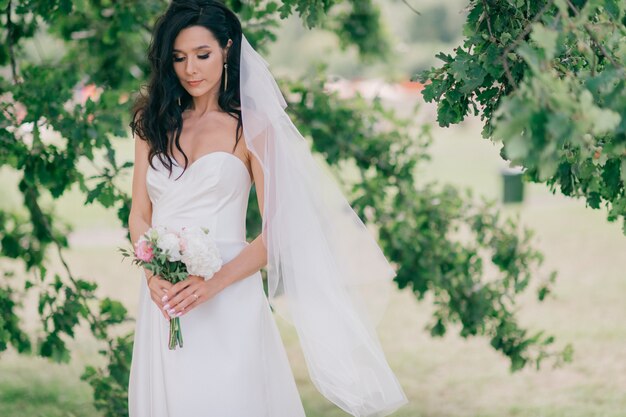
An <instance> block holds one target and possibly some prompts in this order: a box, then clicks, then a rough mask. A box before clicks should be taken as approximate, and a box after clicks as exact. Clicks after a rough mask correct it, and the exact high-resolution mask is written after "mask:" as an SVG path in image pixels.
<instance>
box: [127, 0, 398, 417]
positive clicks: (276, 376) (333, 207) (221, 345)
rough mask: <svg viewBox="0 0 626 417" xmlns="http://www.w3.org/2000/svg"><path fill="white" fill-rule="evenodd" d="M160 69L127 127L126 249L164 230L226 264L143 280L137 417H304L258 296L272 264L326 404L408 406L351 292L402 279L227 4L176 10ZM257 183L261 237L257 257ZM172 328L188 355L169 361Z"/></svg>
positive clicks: (135, 362) (156, 47)
mask: <svg viewBox="0 0 626 417" xmlns="http://www.w3.org/2000/svg"><path fill="white" fill-rule="evenodd" d="M149 60H150V62H151V64H152V74H151V79H150V83H149V86H148V91H147V95H145V96H144V97H142V98H140V99H139V101H138V102H137V105H136V108H135V112H134V117H133V123H131V128H132V130H133V133H136V134H137V136H138V137H139V139H138V140H136V145H135V169H134V174H133V191H132V199H133V201H132V209H131V213H130V217H129V228H130V234H131V239H132V240H133V242H136V241H137V240H138V238H139V236H140V235H141V234H143V233H144V232H145V231H146V230H147V229H148V228H149V227H151V226H157V225H160V226H165V227H167V228H170V229H179V228H182V227H185V226H202V227H207V228H208V229H209V230H210V233H211V234H212V236H213V238H214V239H215V240H216V243H217V245H218V247H219V250H220V253H221V256H222V259H223V261H224V265H223V266H222V268H221V269H220V270H219V271H218V272H217V273H216V274H215V275H214V276H213V277H212V278H211V279H209V280H207V281H205V280H204V279H203V278H201V277H198V276H189V277H188V279H186V280H185V281H183V282H180V283H177V284H175V285H172V284H170V283H169V282H167V281H165V280H162V279H161V278H160V277H158V276H152V275H151V273H150V272H148V271H143V272H144V274H145V276H146V278H145V279H143V280H142V283H141V290H140V305H139V312H138V315H137V323H136V331H135V343H134V347H133V359H132V366H131V377H130V383H129V411H130V416H131V417H144V416H145V417H148V416H150V417H166V416H167V417H196V416H197V417H201V416H216V417H229V416H232V417H262V416H267V417H298V416H304V410H303V407H302V403H301V400H300V397H299V395H298V392H297V389H296V385H295V382H294V378H293V374H292V372H291V369H290V367H289V363H288V361H287V356H286V353H285V349H284V346H283V345H282V342H281V340H280V336H279V333H278V331H277V328H276V324H275V322H274V319H273V317H272V315H271V310H270V307H269V303H268V300H267V298H266V297H265V293H264V291H263V285H262V279H261V274H260V271H259V269H260V268H261V267H263V266H265V265H266V264H267V268H268V281H269V296H270V298H271V299H273V300H274V299H275V297H276V299H275V301H277V302H278V301H279V300H280V299H281V298H284V299H285V301H286V304H287V307H288V308H287V310H286V312H287V314H288V317H289V319H290V320H291V321H292V322H293V323H294V325H295V326H296V329H297V331H298V335H299V337H300V342H301V345H302V348H303V351H304V354H305V357H306V360H307V366H308V368H309V373H310V375H311V378H312V380H313V382H314V384H315V385H316V387H317V388H318V389H319V390H320V392H321V393H322V394H324V395H325V396H326V397H327V398H328V399H330V400H331V401H333V402H334V403H335V404H337V405H338V406H339V407H341V408H342V409H344V410H345V411H347V412H349V413H351V414H353V415H355V416H373V415H377V416H380V415H386V414H388V413H390V412H392V411H393V410H395V409H396V408H398V407H399V406H401V405H402V404H404V403H406V397H405V395H404V393H403V392H402V389H401V387H400V385H399V384H398V381H397V380H396V378H395V376H394V375H393V373H392V372H391V370H390V369H389V367H388V365H387V362H386V360H385V357H384V354H383V353H382V350H381V348H380V346H379V345H378V341H377V339H376V336H375V332H374V330H373V326H372V325H371V324H369V321H368V320H367V319H366V317H367V314H368V311H369V310H366V309H365V308H364V307H367V306H366V305H365V303H364V302H363V301H364V299H363V298H360V297H359V295H358V293H357V292H356V290H357V289H360V288H365V287H369V284H376V283H381V282H382V283H388V279H389V278H391V277H392V276H393V275H394V272H393V270H392V269H391V267H390V266H389V264H388V263H387V261H386V259H385V258H384V256H383V255H382V252H381V251H380V248H379V247H378V246H377V245H376V243H375V241H374V240H373V239H372V237H371V235H369V233H368V231H367V229H366V228H365V227H364V225H363V224H362V222H361V221H360V219H359V218H358V216H356V214H355V213H354V211H353V210H352V209H351V208H350V206H349V205H348V203H347V202H346V200H345V198H344V197H343V196H342V195H341V192H340V191H339V188H338V187H337V185H336V184H335V183H334V181H333V180H332V178H331V177H329V176H327V175H326V174H324V172H323V171H322V170H320V168H319V167H318V166H317V165H316V162H315V161H314V160H313V158H312V157H311V154H310V151H309V150H308V147H307V146H306V141H304V139H303V138H302V136H301V135H300V134H299V132H298V131H297V129H296V128H295V126H293V124H292V123H291V121H290V120H289V118H288V116H287V115H286V113H285V112H284V108H285V107H286V103H285V101H284V99H283V97H282V95H281V94H280V91H279V89H278V87H277V86H276V83H275V81H274V79H273V77H272V76H271V73H270V72H269V71H268V69H267V67H266V65H267V64H266V62H265V61H264V60H263V59H262V58H261V57H260V56H259V55H258V54H257V53H256V52H255V51H254V50H253V49H252V47H251V46H250V44H249V43H248V42H247V40H246V38H245V36H243V34H242V29H241V24H240V22H239V20H238V19H237V17H236V16H235V14H234V13H233V12H232V11H230V10H229V9H228V8H226V7H225V6H224V5H223V4H221V3H219V2H217V1H210V0H209V1H201V0H198V1H184V2H181V1H174V2H173V3H172V4H170V6H169V8H168V10H167V11H166V12H165V14H164V15H163V16H161V17H160V18H159V19H158V21H157V23H156V26H155V29H154V34H153V39H152V43H151V45H150V50H149ZM253 182H254V184H255V188H256V192H257V199H258V203H259V209H260V212H261V213H262V215H263V219H262V220H263V228H262V229H263V231H262V233H261V234H260V235H259V236H258V237H257V238H256V239H254V240H253V241H252V242H251V243H247V242H246V240H245V237H246V230H245V214H246V208H247V203H248V195H249V192H250V188H251V184H252V183H253ZM281 294H282V295H284V297H279V296H280V295H281ZM172 316H177V317H180V320H181V326H182V329H183V333H184V338H185V345H184V348H183V349H178V350H168V348H167V338H168V326H169V324H168V320H169V319H170V317H172Z"/></svg>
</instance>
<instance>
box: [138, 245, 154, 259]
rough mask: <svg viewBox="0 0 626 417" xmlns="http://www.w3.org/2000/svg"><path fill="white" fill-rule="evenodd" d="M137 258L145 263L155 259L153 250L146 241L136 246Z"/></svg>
mask: <svg viewBox="0 0 626 417" xmlns="http://www.w3.org/2000/svg"><path fill="white" fill-rule="evenodd" d="M135 256H136V257H137V258H138V259H139V260H141V261H144V262H150V261H151V260H152V258H153V257H154V254H153V253H152V248H151V247H150V245H149V244H148V242H147V241H145V240H140V241H139V242H137V243H136V244H135Z"/></svg>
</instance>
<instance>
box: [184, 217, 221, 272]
mask: <svg viewBox="0 0 626 417" xmlns="http://www.w3.org/2000/svg"><path fill="white" fill-rule="evenodd" d="M180 237H181V240H182V244H181V246H182V248H183V250H182V256H181V260H182V261H183V263H184V264H185V265H186V266H187V272H189V274H190V275H198V276H201V277H203V278H204V279H209V278H211V277H212V276H213V274H215V273H216V272H217V271H219V270H220V268H221V267H222V257H221V255H220V252H219V249H218V248H217V245H216V244H215V241H214V240H213V239H212V238H211V236H209V231H208V230H206V229H200V228H183V230H182V231H181V233H180Z"/></svg>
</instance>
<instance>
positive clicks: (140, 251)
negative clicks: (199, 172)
mask: <svg viewBox="0 0 626 417" xmlns="http://www.w3.org/2000/svg"><path fill="white" fill-rule="evenodd" d="M120 252H121V253H122V255H123V256H124V258H132V263H133V264H135V265H139V266H141V267H143V268H145V269H147V270H148V271H150V272H152V273H153V274H154V275H158V276H159V277H161V278H162V279H164V280H166V281H169V282H171V283H172V284H176V283H177V282H180V281H183V280H185V279H187V277H188V276H189V275H198V276H201V277H203V278H204V279H205V280H207V279H209V278H211V277H212V276H213V274H215V272H217V271H219V269H220V268H221V267H222V258H221V256H220V253H219V250H218V249H217V246H216V244H215V242H214V241H213V239H212V237H211V236H209V231H208V229H205V228H186V227H183V228H182V229H181V231H180V232H179V233H175V232H173V231H169V230H167V229H166V228H164V227H161V226H157V227H154V228H150V229H148V231H146V233H144V234H143V235H142V236H141V237H140V238H139V240H137V242H136V243H135V248H134V250H130V249H125V248H120ZM168 340H169V342H168V347H169V349H170V350H174V349H176V346H180V347H181V348H182V347H183V333H182V329H181V325H180V318H179V317H172V318H171V319H170V331H169V338H168Z"/></svg>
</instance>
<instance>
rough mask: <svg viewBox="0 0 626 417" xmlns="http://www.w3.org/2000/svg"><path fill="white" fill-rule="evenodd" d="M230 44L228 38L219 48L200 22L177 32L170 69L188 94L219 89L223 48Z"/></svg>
mask: <svg viewBox="0 0 626 417" xmlns="http://www.w3.org/2000/svg"><path fill="white" fill-rule="evenodd" d="M231 44H232V40H230V39H229V40H228V45H227V46H226V48H224V49H222V48H221V47H220V45H219V43H218V42H217V39H215V37H214V36H213V33H212V32H211V31H209V30H208V29H206V28H205V27H204V26H190V27H188V28H185V29H183V30H181V31H180V32H179V33H178V36H177V37H176V39H175V40H174V50H173V57H172V60H173V63H174V71H175V72H176V75H177V76H178V79H179V81H180V84H181V85H182V86H183V87H184V88H185V90H187V92H188V93H189V94H190V95H192V96H193V97H199V96H202V95H204V94H207V93H209V92H211V93H214V94H218V93H219V89H220V81H221V78H222V71H223V70H224V62H225V56H226V51H227V50H228V47H230V45H231ZM192 81H197V82H192Z"/></svg>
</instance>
